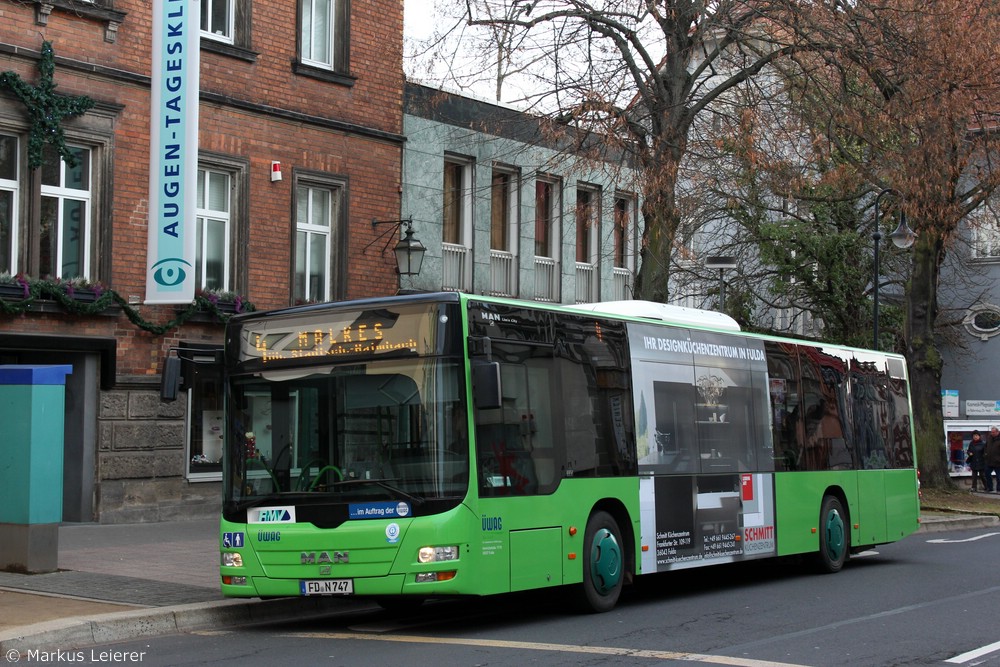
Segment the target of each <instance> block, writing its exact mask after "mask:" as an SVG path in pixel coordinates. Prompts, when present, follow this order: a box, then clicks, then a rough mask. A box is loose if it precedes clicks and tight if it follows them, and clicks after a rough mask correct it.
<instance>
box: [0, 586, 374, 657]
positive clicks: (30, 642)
mask: <svg viewBox="0 0 1000 667" xmlns="http://www.w3.org/2000/svg"><path fill="white" fill-rule="evenodd" d="M369 607H371V608H374V604H373V603H372V602H370V601H361V600H358V601H354V602H352V601H349V600H341V599H319V598H316V599H300V598H288V599H281V600H253V601H242V600H220V601H216V602H198V603H193V604H186V605H177V606H174V607H156V608H150V609H139V610H135V611H123V612H113V613H110V614H99V615H95V616H77V617H74V618H66V619H60V620H55V621H44V622H42V623H35V624H33V625H27V626H23V627H20V628H16V629H14V630H10V631H6V632H0V655H2V656H6V655H8V653H9V652H12V651H14V652H18V653H19V654H20V656H25V655H27V652H28V651H46V652H48V651H56V650H59V649H64V650H65V649H77V648H82V647H87V646H94V645H99V644H111V643H116V642H123V641H128V640H132V639H138V638H140V637H153V636H158V635H168V634H176V633H182V632H190V631H194V630H203V629H207V628H215V629H218V628H222V627H242V626H247V625H256V624H260V623H268V622H277V621H285V620H304V619H307V620H315V619H319V618H324V617H328V616H333V615H336V614H338V613H344V612H348V611H357V610H358V609H366V608H369ZM8 660H9V658H8Z"/></svg>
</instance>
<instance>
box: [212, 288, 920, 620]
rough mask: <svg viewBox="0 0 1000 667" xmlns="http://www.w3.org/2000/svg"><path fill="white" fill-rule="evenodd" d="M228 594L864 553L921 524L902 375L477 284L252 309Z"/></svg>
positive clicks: (540, 582) (609, 591)
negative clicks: (473, 288)
mask: <svg viewBox="0 0 1000 667" xmlns="http://www.w3.org/2000/svg"><path fill="white" fill-rule="evenodd" d="M222 356H223V365H224V381H225V392H226V396H225V405H226V424H225V429H224V430H225V446H224V453H223V470H224V472H223V481H224V485H223V486H224V497H223V508H222V523H221V535H220V547H221V575H222V591H223V593H224V594H225V595H227V596H235V597H263V598H270V597H282V596H312V595H332V596H338V595H343V596H369V597H372V598H374V599H375V600H377V601H378V602H379V603H381V604H383V605H385V606H390V605H403V604H413V603H419V602H421V601H423V600H426V599H429V598H439V597H447V596H462V595H492V594H498V593H508V592H512V591H523V590H528V589H538V588H545V587H566V589H567V590H569V591H572V592H573V593H574V595H576V596H577V599H578V600H579V602H580V603H582V605H583V606H584V608H586V609H590V610H593V611H606V610H609V609H611V608H612V607H614V605H615V604H616V603H617V601H618V598H619V595H620V593H621V590H622V587H623V585H624V584H626V583H632V584H634V583H636V582H637V581H638V577H639V576H640V575H644V574H652V573H657V572H667V571H672V570H678V569H683V568H690V567H698V566H701V565H712V564H718V563H728V562H736V561H745V560H750V559H757V558H770V557H777V556H786V555H791V554H808V555H810V557H811V558H813V559H815V562H816V564H817V566H818V567H819V569H820V570H822V571H827V572H836V571H838V570H840V569H841V567H842V566H843V565H844V563H845V561H846V560H847V558H848V556H849V555H850V554H851V553H856V552H858V551H860V550H863V549H867V548H869V547H871V546H873V545H877V544H882V543H887V542H892V541H895V540H898V539H900V538H902V537H904V536H906V535H908V534H910V533H912V532H914V531H915V530H916V529H917V527H918V515H919V506H918V489H917V486H918V485H917V473H916V468H915V460H914V445H913V428H912V422H911V418H910V399H909V389H908V384H907V375H906V363H905V360H904V359H903V358H902V357H900V356H898V355H893V354H885V353H881V352H874V351H869V350H861V349H852V348H846V347H841V346H836V345H828V344H821V343H815V342H805V341H797V340H788V339H782V338H777V337H773V336H764V335H756V334H749V333H744V332H741V331H740V330H739V326H738V325H737V324H736V322H735V321H733V320H732V319H730V318H728V317H726V316H724V315H721V314H718V313H711V312H708V311H698V310H692V309H685V308H678V307H670V306H663V305H660V304H650V303H646V302H638V301H637V302H617V303H609V304H591V305H588V306H562V305H558V304H546V303H535V302H523V301H516V300H512V299H501V298H492V297H486V296H476V295H469V294H461V293H452V292H449V293H438V294H431V293H428V294H415V295H401V296H393V297H385V298H378V299H368V300H361V301H353V302H341V303H328V304H313V305H306V306H298V307H294V308H288V309H284V310H277V311H272V312H264V313H248V314H244V315H238V316H235V317H233V318H232V319H231V320H230V322H229V323H228V325H227V328H226V339H225V347H224V352H223V355H222Z"/></svg>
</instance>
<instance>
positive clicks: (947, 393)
mask: <svg viewBox="0 0 1000 667" xmlns="http://www.w3.org/2000/svg"><path fill="white" fill-rule="evenodd" d="M941 409H942V410H944V416H945V417H951V418H954V417H958V389H942V390H941Z"/></svg>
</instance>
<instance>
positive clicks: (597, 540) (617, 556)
mask: <svg viewBox="0 0 1000 667" xmlns="http://www.w3.org/2000/svg"><path fill="white" fill-rule="evenodd" d="M624 581H625V552H624V550H623V548H622V535H621V530H619V528H618V523H617V522H615V520H614V517H612V516H611V515H610V514H608V513H607V512H594V513H593V514H592V515H591V516H590V519H588V520H587V530H586V532H585V533H584V539H583V584H582V596H581V598H582V603H583V608H584V609H585V610H587V611H593V612H598V613H601V612H605V611H611V610H612V609H614V606H615V605H616V604H617V603H618V597H619V596H620V595H621V592H622V585H623V583H624Z"/></svg>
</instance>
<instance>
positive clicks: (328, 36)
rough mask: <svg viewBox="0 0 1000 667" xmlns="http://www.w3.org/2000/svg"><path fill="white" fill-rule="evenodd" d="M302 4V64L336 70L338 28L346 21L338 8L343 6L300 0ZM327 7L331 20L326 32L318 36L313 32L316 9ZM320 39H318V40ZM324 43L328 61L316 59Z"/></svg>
mask: <svg viewBox="0 0 1000 667" xmlns="http://www.w3.org/2000/svg"><path fill="white" fill-rule="evenodd" d="M300 2H301V7H302V9H301V32H300V34H299V48H300V51H301V57H302V63H303V64H305V65H310V66H312V67H319V68H322V69H328V70H334V69H336V66H337V62H336V60H337V57H336V53H337V35H338V32H339V31H338V30H337V26H339V25H340V23H341V21H343V20H344V17H343V16H340V15H339V10H338V7H340V6H342V5H341V4H340V3H338V2H337V1H336V0H300ZM323 5H326V6H327V8H328V10H329V20H328V22H327V27H326V32H325V33H324V34H322V35H316V34H315V32H314V30H313V22H314V21H313V17H315V15H316V8H317V7H320V6H323ZM317 37H318V39H317ZM320 42H322V43H323V45H325V48H326V60H323V59H321V58H319V57H316V53H317V51H318V50H319V49H318V44H319V43H320Z"/></svg>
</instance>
